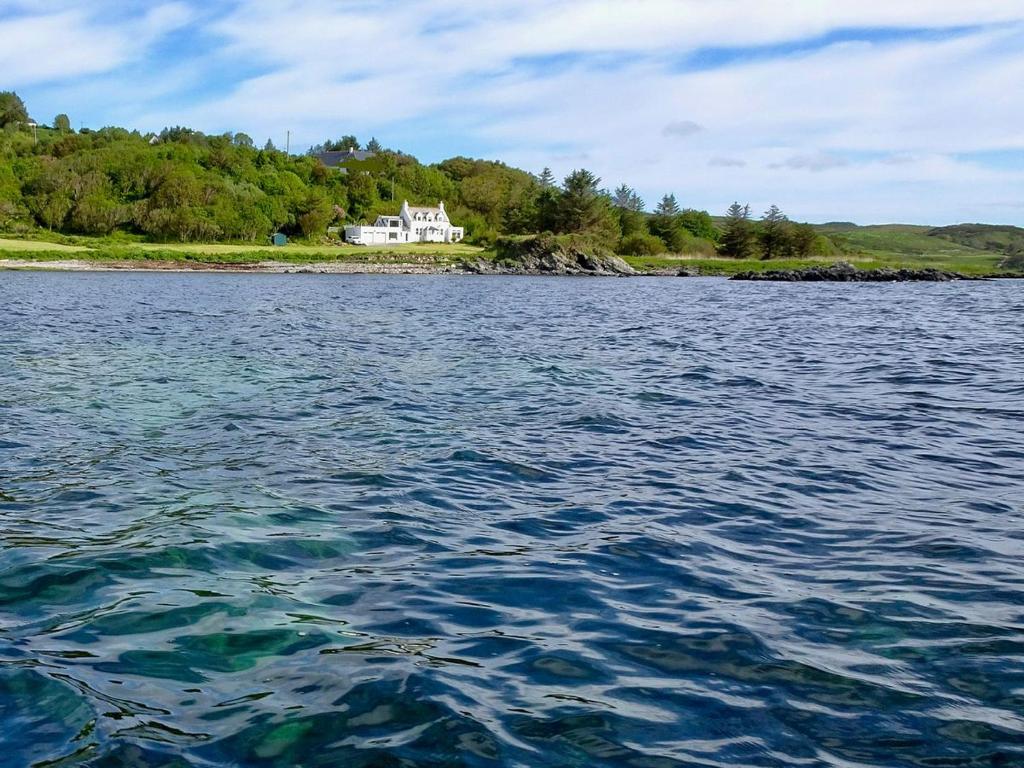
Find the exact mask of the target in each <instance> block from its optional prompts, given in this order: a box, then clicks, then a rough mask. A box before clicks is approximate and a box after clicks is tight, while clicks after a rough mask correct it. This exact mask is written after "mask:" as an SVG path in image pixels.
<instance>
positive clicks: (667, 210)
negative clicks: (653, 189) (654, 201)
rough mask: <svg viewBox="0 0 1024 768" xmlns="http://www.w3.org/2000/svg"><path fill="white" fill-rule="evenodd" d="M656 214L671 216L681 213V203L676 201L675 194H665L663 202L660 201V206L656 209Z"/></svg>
mask: <svg viewBox="0 0 1024 768" xmlns="http://www.w3.org/2000/svg"><path fill="white" fill-rule="evenodd" d="M654 212H655V214H657V215H658V216H662V217H666V218H671V217H673V216H678V215H679V212H680V211H679V203H677V202H676V196H675V195H665V196H664V197H663V198H661V202H660V203H658V207H657V208H655V209H654Z"/></svg>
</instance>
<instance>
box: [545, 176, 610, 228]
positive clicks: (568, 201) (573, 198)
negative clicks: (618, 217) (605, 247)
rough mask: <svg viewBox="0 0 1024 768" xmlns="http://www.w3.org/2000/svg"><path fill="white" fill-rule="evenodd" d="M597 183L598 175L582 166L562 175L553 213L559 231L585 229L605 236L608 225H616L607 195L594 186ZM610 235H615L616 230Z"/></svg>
mask: <svg viewBox="0 0 1024 768" xmlns="http://www.w3.org/2000/svg"><path fill="white" fill-rule="evenodd" d="M600 183H601V179H599V178H598V177H597V176H595V175H594V174H592V173H591V172H590V171H588V170H586V169H580V170H578V171H573V172H572V173H570V174H569V175H568V176H566V177H565V182H564V183H563V184H562V193H561V195H559V197H558V204H557V213H556V217H555V218H556V224H557V227H558V230H559V231H560V232H565V233H584V232H586V233H591V234H595V235H597V236H598V237H602V238H605V237H606V236H607V235H608V234H609V233H610V231H611V230H612V229H617V228H616V227H615V224H614V222H613V219H612V215H611V210H610V207H609V204H608V198H607V197H606V196H604V195H602V194H601V191H600V189H599V188H598V185H599V184H600ZM609 239H611V238H609ZM614 239H615V240H617V239H618V233H617V232H616V233H615V234H614Z"/></svg>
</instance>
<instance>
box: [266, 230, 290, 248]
mask: <svg viewBox="0 0 1024 768" xmlns="http://www.w3.org/2000/svg"><path fill="white" fill-rule="evenodd" d="M270 244H271V245H279V246H280V245H288V236H287V235H285V234H283V233H281V232H275V233H274V234H272V235H271V236H270Z"/></svg>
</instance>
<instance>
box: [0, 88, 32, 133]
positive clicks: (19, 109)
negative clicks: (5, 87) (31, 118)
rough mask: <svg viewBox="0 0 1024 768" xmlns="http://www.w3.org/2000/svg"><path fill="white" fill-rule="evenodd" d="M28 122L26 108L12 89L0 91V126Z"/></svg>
mask: <svg viewBox="0 0 1024 768" xmlns="http://www.w3.org/2000/svg"><path fill="white" fill-rule="evenodd" d="M26 122H28V110H27V109H25V102H23V101H22V100H21V99H20V98H19V97H18V94H16V93H15V92H14V91H0V128H4V127H6V126H8V125H16V124H18V123H26Z"/></svg>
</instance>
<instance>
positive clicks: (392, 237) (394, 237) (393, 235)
mask: <svg viewBox="0 0 1024 768" xmlns="http://www.w3.org/2000/svg"><path fill="white" fill-rule="evenodd" d="M397 239H398V233H397V232H388V240H397Z"/></svg>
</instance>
